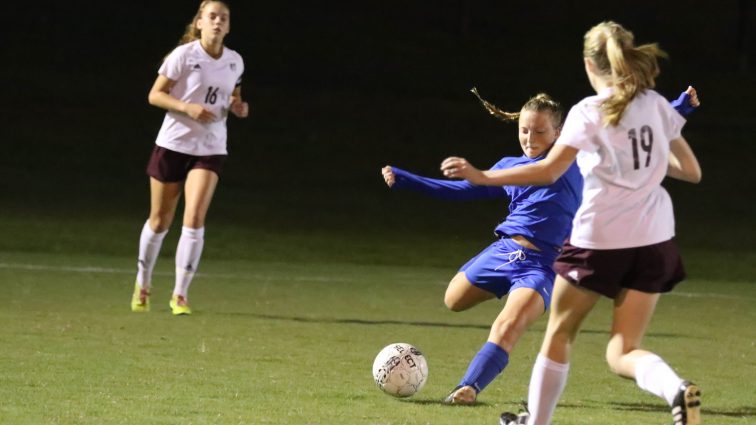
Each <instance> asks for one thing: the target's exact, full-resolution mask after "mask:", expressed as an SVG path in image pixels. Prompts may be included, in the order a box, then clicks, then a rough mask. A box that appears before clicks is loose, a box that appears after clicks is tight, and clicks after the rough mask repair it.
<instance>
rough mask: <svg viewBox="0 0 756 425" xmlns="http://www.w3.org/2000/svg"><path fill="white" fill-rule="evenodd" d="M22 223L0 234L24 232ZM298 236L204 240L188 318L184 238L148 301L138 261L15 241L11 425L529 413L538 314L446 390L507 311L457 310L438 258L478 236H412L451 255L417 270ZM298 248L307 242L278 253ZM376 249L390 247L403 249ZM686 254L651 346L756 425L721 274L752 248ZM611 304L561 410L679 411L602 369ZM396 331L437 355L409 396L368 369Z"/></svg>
mask: <svg viewBox="0 0 756 425" xmlns="http://www.w3.org/2000/svg"><path fill="white" fill-rule="evenodd" d="M6 223H7V222H6ZM18 224H19V223H13V224H12V225H8V226H7V227H5V228H3V229H2V230H4V231H5V234H6V235H8V234H9V233H11V236H12V232H11V228H12V227H13V226H15V225H18ZM111 224H112V223H107V222H105V223H101V224H100V226H105V227H107V226H110V225H111ZM137 224H138V223H137ZM51 226H52V225H51ZM43 227H44V226H43ZM65 227H67V228H69V229H70V228H71V227H73V231H72V233H76V230H77V229H76V226H75V225H72V224H71V223H68V225H67V226H65ZM14 228H15V227H14ZM38 230H39V229H38ZM48 230H49V229H48ZM78 230H83V228H82V229H78ZM95 230H97V229H95ZM111 231H113V230H111ZM115 231H116V232H118V230H117V227H116V230H115ZM217 231H218V233H221V234H223V233H224V229H223V228H222V226H220V229H217ZM229 232H230V230H229ZM44 233H45V232H41V233H40V234H44ZM133 236H134V238H135V237H136V234H134V235H133ZM174 236H175V235H174ZM247 236H249V235H247ZM257 236H259V235H257ZM58 237H60V235H58ZM51 238H52V237H51ZM299 238H301V240H300V239H298V237H297V236H296V235H291V234H289V235H286V234H282V235H281V236H280V238H278V239H276V238H270V239H269V240H268V241H267V242H263V243H262V246H261V248H260V249H257V250H255V249H251V251H250V252H247V254H246V255H248V256H249V257H255V256H259V258H260V259H261V260H257V261H256V260H254V259H249V258H239V257H234V256H231V257H232V258H230V259H224V257H228V256H223V255H219V254H220V253H221V249H216V250H213V249H209V251H208V254H207V255H206V256H205V258H204V259H203V262H202V264H201V268H200V273H201V274H200V275H199V276H198V277H197V278H196V279H195V282H194V283H193V285H192V291H191V300H192V305H193V308H194V310H195V314H194V315H192V316H191V317H172V316H171V315H170V313H169V310H168V306H167V301H168V298H169V296H170V291H171V289H172V263H173V259H172V255H171V250H172V246H171V245H172V244H173V242H172V241H168V242H166V245H165V246H166V249H165V252H164V255H163V256H162V257H161V261H160V262H159V263H158V267H157V270H156V277H155V288H154V290H153V297H152V299H153V308H152V312H150V313H147V314H134V313H131V312H130V310H129V307H128V303H129V299H130V295H131V290H132V284H133V279H134V270H133V269H134V264H132V263H133V262H134V260H133V258H132V257H128V256H118V255H110V254H98V253H97V252H90V253H77V252H70V251H68V250H67V248H66V246H65V242H63V244H64V246H62V247H60V246H59V247H57V249H49V250H43V249H41V247H38V248H39V249H31V248H29V249H27V250H24V251H13V250H11V249H8V248H9V247H8V246H4V248H5V249H3V250H2V251H0V282H2V289H3V295H4V301H3V307H2V308H0V323H2V330H0V423H2V424H134V423H144V424H147V423H149V424H297V425H301V424H332V423H342V424H496V423H497V416H498V414H499V413H500V412H501V411H502V410H518V409H519V405H520V400H522V399H523V398H525V396H526V392H527V383H528V380H529V376H530V367H531V364H532V362H533V359H534V356H535V354H536V352H537V349H538V347H539V343H540V340H541V337H542V333H543V329H544V325H545V321H544V320H543V319H542V320H541V321H540V322H538V323H537V324H536V325H535V326H534V328H533V329H532V330H531V331H530V332H529V333H528V334H526V336H525V337H524V338H523V340H522V341H521V342H520V344H519V345H518V347H517V349H516V350H515V352H514V353H513V355H512V358H511V363H510V366H509V367H508V368H507V369H506V371H505V372H504V373H503V374H502V375H501V376H500V377H499V378H498V379H497V380H495V381H494V382H493V383H492V384H491V385H490V386H489V387H488V388H487V389H486V390H485V392H483V393H482V394H481V396H480V398H479V404H477V405H476V406H472V407H450V406H444V405H442V404H441V403H440V399H441V398H442V397H443V396H444V395H445V394H446V393H447V392H448V390H449V389H451V388H452V387H453V386H454V385H456V383H457V381H458V379H459V378H460V377H461V375H462V374H463V373H464V371H465V368H466V366H467V363H468V361H469V360H470V358H471V356H472V355H474V353H475V352H476V351H477V349H478V348H479V347H480V345H481V344H482V343H483V341H484V340H485V338H486V336H487V332H488V326H489V325H490V322H491V321H492V320H493V318H494V317H495V315H496V314H497V312H498V309H499V308H500V304H499V303H498V302H495V301H491V302H488V303H487V304H483V305H481V306H479V307H477V308H475V309H472V310H470V311H467V312H462V313H452V312H449V311H447V310H446V309H445V307H444V306H443V302H442V299H443V292H444V289H445V286H446V283H447V281H448V279H449V277H450V276H451V275H452V274H453V273H454V271H455V267H456V264H454V263H453V262H452V263H450V264H448V265H446V266H442V265H438V264H434V263H435V262H438V263H442V262H448V261H449V259H451V258H453V257H454V256H457V257H459V259H460V261H462V260H464V259H465V258H466V257H467V256H468V252H467V251H469V250H470V249H471V247H468V246H467V245H472V244H470V243H467V242H465V241H462V242H459V241H458V242H456V243H461V245H463V246H464V251H465V252H463V253H459V252H457V253H455V254H452V251H453V249H452V248H451V247H452V245H454V243H451V242H446V243H445V242H442V241H434V240H432V239H431V240H428V241H425V240H423V239H414V240H412V243H414V244H415V250H417V251H422V250H424V249H427V250H436V252H438V253H440V254H439V256H438V257H436V258H435V260H433V261H426V263H427V264H419V265H413V264H410V263H411V262H413V258H414V257H412V255H411V254H408V256H401V257H396V261H394V262H393V264H392V261H391V257H390V256H387V255H385V253H384V254H382V255H381V256H380V258H382V259H383V261H382V262H380V261H372V260H371V259H370V258H371V257H369V256H368V255H367V254H366V253H367V252H368V250H366V249H363V248H360V245H359V244H357V243H356V242H353V243H352V244H351V245H350V244H349V243H348V241H350V240H351V241H354V240H355V238H354V237H353V236H350V235H346V236H343V240H341V241H340V240H339V239H338V235H331V237H318V236H317V235H309V237H305V236H304V235H302V236H299ZM41 239H44V238H41ZM228 239H229V241H233V239H234V238H232V237H229V238H228ZM387 239H391V238H387ZM5 240H6V243H7V245H10V244H11V243H10V242H7V241H8V238H6V239H5ZM62 240H64V241H65V235H63V237H62ZM276 241H278V242H276ZM38 242H39V241H38ZM126 242H134V241H126ZM237 242H238V241H237ZM17 243H18V244H20V242H17ZM134 243H135V242H134ZM229 243H230V242H229ZM218 244H220V242H219V241H216V245H218ZM298 244H300V245H299V246H302V245H304V244H309V245H308V246H306V248H305V250H304V251H305V252H304V253H303V252H299V253H294V254H293V255H291V256H289V257H287V256H285V255H280V254H276V253H277V252H285V251H286V250H287V247H288V249H293V250H295V251H296V250H297V249H296V246H298ZM339 244H341V248H340V249H342V250H344V251H347V252H351V256H350V255H346V256H344V257H343V258H346V259H347V260H346V261H339V258H338V257H337V256H335V255H331V256H328V255H325V254H324V252H325V251H327V250H328V249H329V246H330V247H332V249H334V250H335V249H336V248H333V246H334V245H339ZM103 245H104V246H108V247H111V249H113V250H114V251H116V252H117V251H118V248H112V247H113V244H112V243H103ZM375 245H376V248H375V249H376V250H377V252H378V253H381V250H385V251H387V252H388V251H390V250H391V249H393V247H392V246H391V245H390V244H388V243H387V242H386V243H384V244H380V243H376V244H375ZM209 246H212V244H209ZM292 247H293V248H292ZM27 248H28V247H27ZM274 248H277V249H278V250H276V249H274ZM361 249H362V251H361ZM472 249H475V248H472ZM82 251H87V250H82ZM90 251H94V250H90ZM363 251H364V252H363ZM271 252H273V254H271ZM318 253H320V254H318ZM469 254H472V252H469ZM276 255H278V258H279V259H278V260H277V261H274V259H273V257H274V256H276ZM416 255H418V258H420V257H421V256H420V255H419V254H416ZM287 258H289V260H287ZM687 258H688V260H689V261H688V263H689V269H690V271H691V274H692V278H691V279H690V280H689V281H688V282H686V283H684V284H683V285H682V286H681V287H680V288H679V290H678V291H676V292H675V293H673V294H671V295H667V296H664V297H663V298H662V301H661V303H660V305H659V308H658V312H657V314H656V316H655V319H654V321H653V323H652V326H651V329H650V331H649V333H648V337H647V339H646V344H647V346H648V348H650V349H652V350H656V351H657V352H659V353H660V354H661V355H663V356H664V357H665V358H666V359H667V360H668V361H669V362H670V363H671V364H672V365H673V366H674V367H675V368H676V369H677V370H678V371H679V372H680V373H681V375H683V376H685V377H689V378H690V379H693V380H695V381H696V382H697V383H699V384H700V385H701V386H702V388H703V391H704V408H703V412H704V418H705V423H708V424H721V425H726V424H748V423H751V424H752V423H756V407H754V399H755V397H754V396H756V391H755V390H754V386H753V382H754V381H756V357H755V356H754V352H756V351H755V350H756V346H755V344H756V329H754V327H753V324H754V323H756V309H754V307H753V305H754V302H756V286H755V285H753V282H749V281H747V280H745V279H741V278H738V277H736V278H733V279H730V278H726V277H723V278H717V277H716V276H717V275H727V276H730V275H731V276H748V275H749V274H750V273H751V272H752V270H753V266H752V264H754V262H756V257H755V256H754V254H753V253H750V254H749V253H745V254H742V255H741V256H739V257H738V256H733V255H730V254H727V253H712V252H698V251H693V252H687ZM359 259H362V260H363V261H358V260H359ZM418 262H419V263H422V262H421V261H418ZM715 270H716V271H717V272H715ZM719 271H722V273H720V272H719ZM696 274H698V275H699V276H696ZM608 315H609V303H608V301H607V302H602V303H601V304H600V305H599V307H598V308H597V309H596V310H595V311H594V312H593V314H592V316H591V317H590V318H589V320H588V321H587V323H586V325H585V327H584V331H583V332H582V334H581V336H580V337H579V342H578V346H577V350H576V352H575V355H574V359H573V363H572V371H571V377H570V381H569V384H568V387H567V390H566V392H565V394H564V396H563V398H562V399H561V402H560V405H559V408H558V410H557V414H556V416H555V419H554V421H555V422H554V423H555V424H602V425H605V424H624V423H639V424H666V423H669V415H668V413H667V407H666V405H665V404H664V403H662V402H661V401H660V400H659V399H656V398H655V397H653V396H650V395H648V394H645V393H643V392H641V391H640V390H638V389H637V388H636V386H635V384H634V383H633V382H631V381H626V380H622V379H619V378H616V377H615V376H613V375H612V374H610V373H609V371H608V370H607V368H606V367H605V363H604V360H603V351H604V345H605V342H606V340H607V332H606V330H607V329H608V325H609V318H608ZM392 342H409V343H412V344H414V345H416V346H418V347H419V348H421V349H422V350H423V352H424V353H425V355H426V356H427V359H428V363H429V369H430V374H429V380H428V382H427V385H426V386H425V388H424V389H423V391H421V392H420V393H419V394H416V395H415V396H414V397H412V398H409V399H404V400H398V399H393V398H391V397H389V396H386V395H384V394H383V393H381V392H380V391H379V390H378V389H377V388H376V387H375V384H374V383H373V381H372V376H371V366H372V361H373V358H374V356H375V354H376V353H377V352H378V351H379V350H380V349H381V348H382V347H383V346H385V345H387V344H389V343H392Z"/></svg>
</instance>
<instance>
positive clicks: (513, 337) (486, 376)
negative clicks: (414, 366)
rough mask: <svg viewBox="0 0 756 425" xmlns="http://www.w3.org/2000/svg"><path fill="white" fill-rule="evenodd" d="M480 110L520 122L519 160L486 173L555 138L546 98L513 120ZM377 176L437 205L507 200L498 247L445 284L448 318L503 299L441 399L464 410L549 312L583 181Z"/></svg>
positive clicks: (573, 171)
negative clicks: (510, 182)
mask: <svg viewBox="0 0 756 425" xmlns="http://www.w3.org/2000/svg"><path fill="white" fill-rule="evenodd" d="M476 94H477V93H476ZM481 100H482V99H481ZM483 103H484V106H486V108H487V109H488V110H489V112H491V113H492V114H494V115H496V116H497V117H499V118H501V119H503V120H506V121H517V122H519V140H520V146H521V147H522V150H523V153H524V155H523V156H520V157H505V158H502V159H501V160H499V161H498V162H497V163H496V164H494V165H493V167H492V168H491V169H492V170H499V169H506V168H512V167H517V166H520V165H524V164H530V163H532V162H536V161H539V160H540V159H542V158H543V157H544V156H545V155H546V153H547V152H548V151H549V149H550V148H551V146H552V145H553V143H554V141H556V139H557V137H558V136H559V131H560V126H561V123H562V115H563V110H562V107H561V105H560V104H559V103H557V102H556V101H554V100H553V99H552V98H550V97H549V96H548V95H546V94H539V95H537V96H535V97H533V98H531V99H530V100H528V101H527V102H526V103H525V105H524V106H523V107H522V109H521V111H520V112H519V113H507V112H503V111H500V110H498V109H497V108H496V107H495V106H493V105H491V104H490V103H488V102H485V101H483ZM382 172H383V176H384V179H385V181H386V184H387V185H388V186H389V187H391V188H397V189H410V190H415V191H418V192H421V193H425V194H428V195H431V196H434V197H438V198H441V199H449V200H473V199H484V198H509V199H510V204H509V211H508V215H507V217H506V218H505V219H504V221H503V222H501V223H499V225H498V226H496V229H495V234H496V236H497V239H496V240H495V241H494V242H493V243H492V244H491V245H489V246H488V247H487V248H485V249H484V250H483V251H481V252H480V253H479V254H478V255H476V256H475V257H473V258H472V259H470V261H468V262H467V263H466V264H465V265H464V266H462V268H461V269H460V270H459V272H458V273H457V274H456V275H455V276H454V278H452V280H451V282H449V286H448V288H447V290H446V295H445V297H444V302H445V303H446V306H447V307H448V308H449V309H450V310H452V311H463V310H467V309H468V308H470V307H473V306H475V305H477V304H479V303H480V302H483V301H485V300H489V299H491V298H493V297H497V298H501V297H503V296H505V295H507V294H508V295H509V296H508V297H507V301H506V302H505V304H504V308H503V309H502V311H501V313H500V314H499V316H498V317H497V318H496V320H495V321H494V323H493V325H492V326H491V331H490V333H489V336H488V341H487V342H486V343H485V344H484V345H483V347H482V348H481V349H480V351H479V352H478V354H477V355H476V356H475V357H474V358H473V360H472V362H471V363H470V365H469V367H468V370H467V373H466V374H465V376H464V377H463V378H462V380H461V381H460V383H459V385H458V386H457V387H456V388H455V389H454V390H453V391H452V392H451V393H450V394H449V395H448V396H447V397H446V399H445V402H447V403H449V404H471V403H473V402H475V400H476V398H477V395H478V393H479V392H480V391H482V390H483V389H484V388H485V387H486V386H487V385H488V384H489V383H490V382H491V381H493V379H494V378H495V377H496V376H498V375H499V374H500V373H501V371H502V370H504V368H505V367H506V366H507V363H508V362H509V354H510V353H511V352H512V349H513V348H514V346H515V344H516V343H517V341H518V340H519V339H520V337H521V336H522V334H523V333H524V332H525V330H526V329H527V328H528V327H529V326H530V325H531V324H532V323H533V322H534V321H536V320H537V319H538V318H539V317H540V316H541V314H543V312H544V311H545V310H546V309H547V308H548V306H549V302H550V298H551V292H552V287H553V283H554V278H555V273H554V270H553V267H552V265H553V263H554V260H555V259H556V257H557V256H558V255H559V253H560V252H561V246H562V243H563V242H564V240H565V239H566V238H567V236H568V235H569V233H570V230H571V228H572V224H571V223H572V218H573V216H574V215H575V211H576V210H577V208H578V207H579V206H580V201H581V193H582V189H583V179H582V177H581V176H580V172H579V170H578V168H577V166H576V165H573V166H572V167H571V168H570V169H569V170H568V171H567V172H566V173H565V174H564V175H563V176H562V177H561V178H560V179H559V180H557V181H556V182H555V183H554V184H552V185H549V186H525V187H517V186H501V187H485V186H475V185H472V184H470V183H469V182H467V181H449V180H441V179H432V178H427V177H421V176H418V175H415V174H412V173H410V172H408V171H405V170H402V169H399V168H396V167H392V166H386V167H384V168H383V170H382Z"/></svg>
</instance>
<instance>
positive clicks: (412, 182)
mask: <svg viewBox="0 0 756 425" xmlns="http://www.w3.org/2000/svg"><path fill="white" fill-rule="evenodd" d="M391 169H392V170H393V171H394V177H395V182H394V186H393V187H394V188H397V189H409V190H413V191H416V192H420V193H423V194H425V195H428V196H432V197H434V198H439V199H445V200H450V201H468V200H474V199H490V198H501V197H505V196H507V193H506V192H505V191H504V189H503V188H501V187H498V186H476V185H474V184H471V183H470V182H468V181H467V180H443V179H432V178H429V177H423V176H418V175H416V174H412V173H410V172H409V171H406V170H402V169H401V168H397V167H391Z"/></svg>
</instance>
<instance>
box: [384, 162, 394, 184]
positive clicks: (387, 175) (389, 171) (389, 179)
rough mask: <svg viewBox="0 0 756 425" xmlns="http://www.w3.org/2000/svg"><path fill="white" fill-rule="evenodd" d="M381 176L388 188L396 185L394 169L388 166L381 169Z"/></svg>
mask: <svg viewBox="0 0 756 425" xmlns="http://www.w3.org/2000/svg"><path fill="white" fill-rule="evenodd" d="M381 174H383V180H385V181H386V185H387V186H388V187H392V186H394V183H396V176H395V175H394V169H393V168H391V166H390V165H387V166H385V167H383V168H381Z"/></svg>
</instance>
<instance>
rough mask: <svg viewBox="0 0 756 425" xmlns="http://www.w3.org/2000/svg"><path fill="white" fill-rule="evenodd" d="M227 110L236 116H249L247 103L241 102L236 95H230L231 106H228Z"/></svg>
mask: <svg viewBox="0 0 756 425" xmlns="http://www.w3.org/2000/svg"><path fill="white" fill-rule="evenodd" d="M229 110H230V111H231V113H232V114H234V115H236V116H237V117H238V118H247V117H248V116H249V103H247V102H243V101H242V100H241V99H240V98H238V97H236V96H231V106H229Z"/></svg>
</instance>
